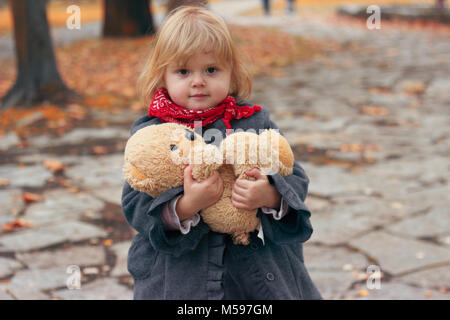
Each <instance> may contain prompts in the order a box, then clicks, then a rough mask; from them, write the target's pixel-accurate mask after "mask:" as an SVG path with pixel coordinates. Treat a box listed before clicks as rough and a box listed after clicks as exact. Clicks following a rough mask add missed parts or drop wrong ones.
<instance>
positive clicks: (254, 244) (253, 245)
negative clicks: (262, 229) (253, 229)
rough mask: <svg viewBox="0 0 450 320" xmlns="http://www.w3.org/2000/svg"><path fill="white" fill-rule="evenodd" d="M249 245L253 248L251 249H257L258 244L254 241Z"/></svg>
mask: <svg viewBox="0 0 450 320" xmlns="http://www.w3.org/2000/svg"><path fill="white" fill-rule="evenodd" d="M250 247H251V248H252V249H253V250H256V249H258V244H256V243H254V242H253V243H252V244H250Z"/></svg>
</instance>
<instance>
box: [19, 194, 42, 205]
mask: <svg viewBox="0 0 450 320" xmlns="http://www.w3.org/2000/svg"><path fill="white" fill-rule="evenodd" d="M22 198H23V201H25V202H26V203H31V202H40V201H43V200H44V197H43V196H41V195H39V194H36V193H31V192H24V193H23V194H22Z"/></svg>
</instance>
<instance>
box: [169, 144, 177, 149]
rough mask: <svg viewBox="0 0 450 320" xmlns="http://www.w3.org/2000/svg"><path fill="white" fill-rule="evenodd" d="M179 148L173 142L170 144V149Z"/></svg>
mask: <svg viewBox="0 0 450 320" xmlns="http://www.w3.org/2000/svg"><path fill="white" fill-rule="evenodd" d="M177 149H178V147H177V145H176V144H171V145H170V150H171V151H174V150H177Z"/></svg>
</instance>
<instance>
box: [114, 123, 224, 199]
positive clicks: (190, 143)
mask: <svg viewBox="0 0 450 320" xmlns="http://www.w3.org/2000/svg"><path fill="white" fill-rule="evenodd" d="M220 156H221V154H220V151H219V150H218V148H217V147H215V146H212V145H207V144H206V143H205V142H204V140H203V138H202V136H200V135H199V134H197V133H195V131H194V130H192V129H190V128H188V127H186V126H183V125H180V124H176V123H163V124H157V125H152V126H147V127H144V128H142V129H140V130H138V131H136V133H135V134H133V135H132V136H131V137H130V139H128V141H127V144H126V146H125V152H124V166H123V172H124V174H125V180H127V181H128V183H129V184H130V186H131V187H132V188H133V189H135V190H138V191H141V192H146V193H148V194H149V195H151V196H152V197H157V196H159V195H160V194H161V193H163V192H164V191H166V190H168V189H171V188H174V187H177V186H180V185H183V177H184V169H185V168H186V166H187V165H189V164H191V165H192V176H193V178H194V179H196V180H202V179H205V178H207V177H208V176H209V175H210V174H212V172H213V171H214V170H216V169H217V168H218V166H219V165H220V162H221V159H220Z"/></svg>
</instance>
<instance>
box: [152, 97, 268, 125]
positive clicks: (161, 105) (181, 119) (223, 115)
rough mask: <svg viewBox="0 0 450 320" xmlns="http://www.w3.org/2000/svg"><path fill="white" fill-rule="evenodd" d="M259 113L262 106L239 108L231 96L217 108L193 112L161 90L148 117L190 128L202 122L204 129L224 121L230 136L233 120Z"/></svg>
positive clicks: (154, 98) (153, 101)
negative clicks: (219, 120) (220, 120)
mask: <svg viewBox="0 0 450 320" xmlns="http://www.w3.org/2000/svg"><path fill="white" fill-rule="evenodd" d="M258 111H261V107H260V106H253V107H252V106H238V105H237V104H236V101H235V100H234V98H233V97H231V96H227V97H226V98H225V100H223V101H222V102H221V103H220V104H219V105H218V106H216V107H211V108H208V109H205V110H191V109H187V108H183V107H180V106H178V105H176V104H175V103H174V102H173V101H172V100H171V99H170V97H169V93H168V92H167V89H164V88H160V89H158V90H157V91H156V93H155V95H154V96H153V100H152V102H151V103H150V106H149V108H148V115H149V116H150V117H158V118H159V119H160V120H161V121H162V122H175V123H180V124H183V125H185V126H188V127H190V128H194V127H198V126H200V121H201V126H202V127H204V126H208V125H209V124H211V123H213V122H214V121H216V120H217V119H222V120H223V122H224V123H225V126H226V127H227V129H228V130H227V134H228V133H229V130H230V129H231V124H230V121H231V120H233V119H241V118H248V117H250V116H251V115H252V114H253V113H255V112H258ZM197 121H198V122H197ZM194 122H196V123H194Z"/></svg>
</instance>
